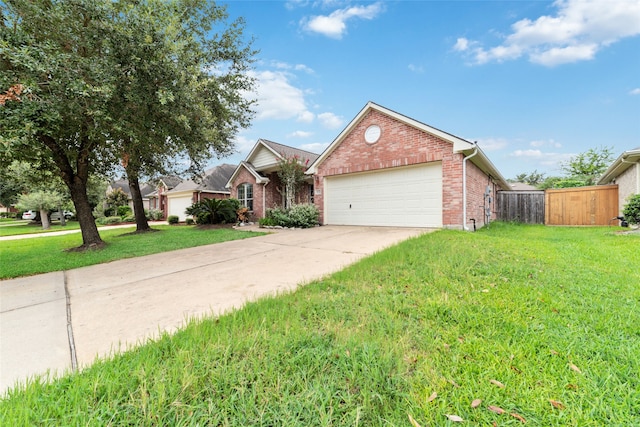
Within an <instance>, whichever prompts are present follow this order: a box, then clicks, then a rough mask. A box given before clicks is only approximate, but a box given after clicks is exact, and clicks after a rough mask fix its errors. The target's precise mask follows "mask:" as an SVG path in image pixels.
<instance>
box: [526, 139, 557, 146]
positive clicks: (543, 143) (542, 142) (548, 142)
mask: <svg viewBox="0 0 640 427" xmlns="http://www.w3.org/2000/svg"><path fill="white" fill-rule="evenodd" d="M529 145H530V146H532V147H535V148H539V147H552V148H561V147H562V144H560V143H559V142H556V141H554V140H553V139H549V140H546V141H545V140H536V141H531V142H530V143H529Z"/></svg>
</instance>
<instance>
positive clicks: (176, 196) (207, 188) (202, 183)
mask: <svg viewBox="0 0 640 427" xmlns="http://www.w3.org/2000/svg"><path fill="white" fill-rule="evenodd" d="M235 170H236V165H229V164H222V165H219V166H216V167H214V168H211V169H209V170H207V171H205V173H204V175H203V177H202V178H201V179H199V180H196V181H194V180H191V179H187V180H184V181H182V182H181V183H179V184H178V185H176V186H175V187H174V188H173V189H171V190H169V191H168V192H167V193H166V195H167V204H168V210H167V213H168V215H175V216H177V217H178V218H179V219H180V221H184V220H185V219H186V218H187V214H186V213H185V210H186V209H187V208H188V207H189V206H191V205H192V204H194V203H196V202H199V201H201V200H203V199H227V198H229V197H230V195H231V192H230V191H229V190H228V189H227V188H226V187H225V185H226V184H227V182H228V181H229V178H230V177H231V175H232V174H233V171H235Z"/></svg>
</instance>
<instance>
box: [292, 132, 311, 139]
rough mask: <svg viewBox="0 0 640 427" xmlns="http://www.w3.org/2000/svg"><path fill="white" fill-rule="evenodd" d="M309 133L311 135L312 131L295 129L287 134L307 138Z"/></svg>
mask: <svg viewBox="0 0 640 427" xmlns="http://www.w3.org/2000/svg"><path fill="white" fill-rule="evenodd" d="M311 135H313V132H306V131H303V130H297V131H295V132H291V133H290V134H289V135H287V136H288V137H289V138H309V137H310V136H311Z"/></svg>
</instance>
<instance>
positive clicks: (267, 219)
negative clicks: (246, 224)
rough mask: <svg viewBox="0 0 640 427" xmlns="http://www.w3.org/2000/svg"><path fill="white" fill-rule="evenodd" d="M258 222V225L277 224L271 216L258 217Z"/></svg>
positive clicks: (270, 225)
mask: <svg viewBox="0 0 640 427" xmlns="http://www.w3.org/2000/svg"><path fill="white" fill-rule="evenodd" d="M258 224H259V225H260V227H274V226H276V225H278V223H277V222H276V220H275V219H273V218H271V217H264V218H260V219H259V220H258Z"/></svg>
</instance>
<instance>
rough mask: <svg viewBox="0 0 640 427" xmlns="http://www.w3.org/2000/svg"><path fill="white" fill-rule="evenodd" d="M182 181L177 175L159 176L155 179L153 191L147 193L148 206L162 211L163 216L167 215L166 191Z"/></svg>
mask: <svg viewBox="0 0 640 427" xmlns="http://www.w3.org/2000/svg"><path fill="white" fill-rule="evenodd" d="M181 182H182V178H180V177H178V176H171V175H168V176H161V177H160V178H157V179H156V180H155V191H153V192H152V193H151V194H149V208H150V209H157V210H160V211H162V213H163V217H164V218H165V219H166V218H167V216H169V213H168V212H169V206H168V204H167V193H168V192H169V191H170V190H173V189H174V188H175V187H176V186H177V185H178V184H180V183H181Z"/></svg>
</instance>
